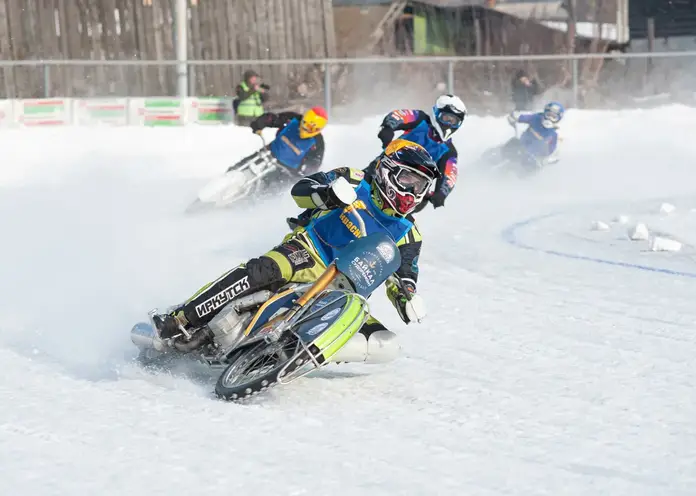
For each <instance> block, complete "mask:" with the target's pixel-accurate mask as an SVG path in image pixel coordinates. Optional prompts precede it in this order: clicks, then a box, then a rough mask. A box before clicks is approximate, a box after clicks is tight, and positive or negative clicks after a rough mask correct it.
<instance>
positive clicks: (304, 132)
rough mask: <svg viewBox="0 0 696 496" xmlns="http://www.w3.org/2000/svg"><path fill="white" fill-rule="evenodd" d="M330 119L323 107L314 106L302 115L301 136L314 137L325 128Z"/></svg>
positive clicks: (303, 137)
mask: <svg viewBox="0 0 696 496" xmlns="http://www.w3.org/2000/svg"><path fill="white" fill-rule="evenodd" d="M328 120H329V117H328V115H327V114H326V110H324V108H323V107H312V108H311V109H309V110H308V111H307V112H305V114H304V115H303V116H302V122H300V138H302V139H307V138H313V137H314V136H316V135H317V134H319V133H320V132H321V130H322V129H324V126H326V122H327V121H328Z"/></svg>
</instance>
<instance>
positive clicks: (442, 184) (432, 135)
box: [366, 95, 467, 208]
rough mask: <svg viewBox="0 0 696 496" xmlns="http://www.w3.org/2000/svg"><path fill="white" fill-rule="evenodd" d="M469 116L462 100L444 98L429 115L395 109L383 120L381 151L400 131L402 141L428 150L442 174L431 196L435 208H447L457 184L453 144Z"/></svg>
mask: <svg viewBox="0 0 696 496" xmlns="http://www.w3.org/2000/svg"><path fill="white" fill-rule="evenodd" d="M466 115H467V110H466V105H464V102H463V101H462V100H461V98H459V97H457V96H454V95H442V96H440V97H439V98H438V99H437V101H436V102H435V105H433V107H432V112H431V113H430V114H428V113H427V112H425V111H423V110H415V109H406V110H394V111H393V112H391V113H389V114H388V115H387V116H386V117H385V118H384V120H383V121H382V126H381V127H380V131H379V133H378V134H377V137H378V138H379V139H380V141H382V148H386V147H387V145H388V144H389V143H391V141H392V140H393V139H394V134H395V133H396V132H397V131H403V134H402V135H401V138H404V139H407V140H409V141H413V142H414V143H418V144H419V145H421V146H422V147H423V148H425V149H426V150H427V151H428V153H429V154H430V156H431V157H432V158H433V160H434V161H435V163H437V166H438V168H439V169H440V172H441V174H442V176H441V178H440V180H439V181H438V182H437V184H436V185H435V191H434V192H433V194H432V195H431V196H430V197H429V199H430V203H432V204H433V207H434V208H438V207H443V206H444V205H445V199H446V198H447V196H448V195H449V194H450V193H451V192H452V189H454V185H455V184H456V182H457V149H456V148H455V146H454V143H452V137H453V136H454V134H455V133H456V132H457V130H458V129H459V128H460V127H461V125H462V122H464V118H465V117H466ZM375 163H376V161H374V162H372V163H371V164H370V165H369V166H368V168H367V169H366V172H368V173H371V172H372V168H373V167H374V165H375ZM423 207H425V205H423ZM421 208H422V207H421Z"/></svg>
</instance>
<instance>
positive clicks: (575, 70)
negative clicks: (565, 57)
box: [572, 59, 580, 108]
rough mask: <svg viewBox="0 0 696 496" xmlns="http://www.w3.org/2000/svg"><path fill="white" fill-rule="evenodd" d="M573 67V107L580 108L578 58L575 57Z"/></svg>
mask: <svg viewBox="0 0 696 496" xmlns="http://www.w3.org/2000/svg"><path fill="white" fill-rule="evenodd" d="M572 68H573V107H574V108H578V104H579V102H580V88H579V85H580V82H579V81H578V79H579V77H580V76H579V74H578V59H573V61H572Z"/></svg>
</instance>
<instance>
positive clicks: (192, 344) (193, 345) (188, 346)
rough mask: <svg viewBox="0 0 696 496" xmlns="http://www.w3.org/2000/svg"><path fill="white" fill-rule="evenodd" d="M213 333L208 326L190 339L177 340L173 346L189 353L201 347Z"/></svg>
mask: <svg viewBox="0 0 696 496" xmlns="http://www.w3.org/2000/svg"><path fill="white" fill-rule="evenodd" d="M210 338H211V334H210V331H209V330H208V328H206V327H204V328H203V329H201V330H200V331H198V333H196V334H195V335H194V336H193V337H192V338H191V340H190V341H180V340H175V341H174V342H173V343H172V346H174V348H176V349H177V350H179V351H181V352H182V353H188V352H189V351H193V350H195V349H197V348H199V347H201V346H202V345H203V344H204V343H205V342H206V341H208V340H210Z"/></svg>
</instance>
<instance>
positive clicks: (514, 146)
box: [501, 102, 565, 169]
mask: <svg viewBox="0 0 696 496" xmlns="http://www.w3.org/2000/svg"><path fill="white" fill-rule="evenodd" d="M564 114H565V109H564V108H563V105H561V104H560V103H558V102H549V103H547V104H546V105H545V106H544V110H543V111H542V112H537V113H532V114H530V113H520V112H512V113H511V114H509V115H508V123H509V124H510V125H515V124H516V123H518V122H519V123H521V124H528V127H527V129H526V130H525V131H524V133H522V135H521V136H520V137H519V139H518V138H511V139H510V140H509V141H508V142H507V143H505V144H504V145H503V147H502V149H501V154H502V155H503V156H505V157H510V158H514V157H515V156H518V155H519V151H520V148H522V149H523V150H524V151H525V152H526V153H524V154H522V157H530V156H531V157H530V159H531V160H530V159H528V160H524V159H523V161H522V162H523V163H522V165H523V166H526V167H527V168H530V169H537V168H538V167H539V166H545V165H549V164H553V163H556V162H558V160H559V157H558V129H559V126H558V124H559V123H560V122H561V119H563V115H564Z"/></svg>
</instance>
